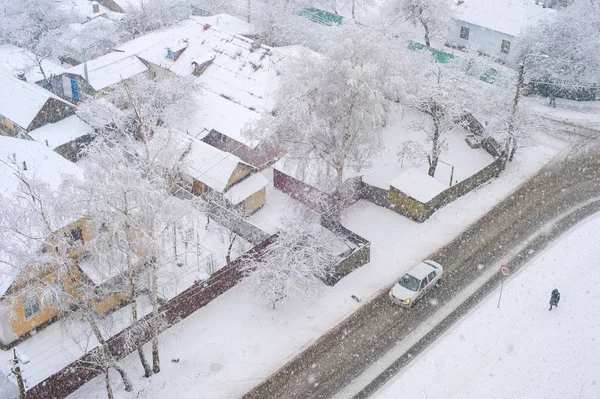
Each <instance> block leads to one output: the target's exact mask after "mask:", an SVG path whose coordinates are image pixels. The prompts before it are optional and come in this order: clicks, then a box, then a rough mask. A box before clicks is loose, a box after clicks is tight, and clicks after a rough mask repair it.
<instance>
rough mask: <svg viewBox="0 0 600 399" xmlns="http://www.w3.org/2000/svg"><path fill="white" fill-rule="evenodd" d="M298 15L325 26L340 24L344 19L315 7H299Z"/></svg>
mask: <svg viewBox="0 0 600 399" xmlns="http://www.w3.org/2000/svg"><path fill="white" fill-rule="evenodd" d="M298 15H300V16H303V17H306V18H308V19H310V20H311V21H313V22H317V23H319V24H323V25H327V26H332V25H334V24H335V25H341V24H342V20H343V19H344V17H342V16H341V15H337V14H333V13H330V12H328V11H325V10H321V9H319V8H315V7H306V8H301V9H300V10H299V11H298Z"/></svg>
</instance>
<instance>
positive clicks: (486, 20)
mask: <svg viewBox="0 0 600 399" xmlns="http://www.w3.org/2000/svg"><path fill="white" fill-rule="evenodd" d="M543 4H544V2H543V1H540V2H539V5H538V4H535V1H534V0H465V1H464V2H463V3H461V4H454V5H453V16H454V18H455V19H458V20H461V21H465V22H469V23H471V24H473V25H478V26H482V27H484V28H488V29H492V30H495V31H498V32H502V33H506V34H508V35H511V36H519V35H521V34H522V33H523V32H524V31H525V29H526V28H528V27H530V26H533V25H535V24H537V23H538V22H539V21H540V20H542V19H546V18H550V17H551V16H552V15H553V14H554V12H555V11H554V10H552V9H550V8H544V7H543Z"/></svg>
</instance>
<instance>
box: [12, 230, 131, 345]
mask: <svg viewBox="0 0 600 399" xmlns="http://www.w3.org/2000/svg"><path fill="white" fill-rule="evenodd" d="M93 231H94V226H93V223H92V222H91V221H90V220H89V219H79V220H76V221H75V222H73V223H71V224H69V225H67V226H65V227H63V228H62V229H60V230H58V231H57V232H56V233H55V234H54V236H53V240H51V242H52V244H49V245H48V246H47V247H46V248H45V249H44V250H45V251H56V250H58V247H53V245H60V244H58V243H65V242H66V243H67V244H68V245H69V246H70V245H72V246H73V249H71V250H70V252H69V253H68V257H69V258H71V259H72V260H73V264H72V265H71V266H68V270H65V268H64V267H63V268H62V269H61V270H60V273H59V271H58V268H57V267H56V266H53V265H48V267H47V268H44V269H39V268H38V269H37V270H35V274H34V275H33V276H32V273H31V270H27V271H25V272H24V273H22V275H21V276H16V278H14V280H13V281H12V282H10V284H6V285H5V286H6V287H7V288H6V289H5V290H3V291H4V292H2V293H0V325H1V327H0V344H3V345H8V344H10V343H11V342H13V341H15V340H17V339H20V338H22V337H23V336H24V335H25V334H27V333H29V332H31V331H32V330H34V329H36V328H39V327H42V326H44V325H46V324H49V323H51V322H53V321H54V320H55V319H56V318H57V317H58V316H59V315H60V313H61V309H60V307H59V306H55V302H54V298H53V297H54V295H53V294H52V292H53V289H48V288H47V287H42V285H44V286H52V285H57V287H56V291H57V292H67V293H68V294H69V295H71V296H73V297H75V298H77V296H78V295H79V294H80V290H79V288H80V287H81V284H82V283H86V284H87V285H88V286H89V285H92V286H95V287H97V288H98V289H97V290H96V292H97V293H96V295H95V298H94V299H92V300H91V305H92V307H93V308H94V310H96V311H97V312H98V313H106V312H109V311H111V310H113V309H115V308H116V307H118V306H119V305H121V304H122V303H123V302H125V301H127V299H128V295H127V294H126V293H125V292H118V293H114V292H113V291H112V290H107V292H109V293H108V294H107V295H102V292H103V290H102V286H103V285H105V284H107V283H109V282H110V280H111V279H114V278H119V277H120V276H119V273H118V272H117V270H116V269H115V270H114V272H113V273H108V274H105V275H100V274H98V273H94V272H91V270H92V269H88V268H86V267H85V266H84V265H85V259H86V258H85V256H86V254H85V243H86V242H88V241H89V240H90V239H91V238H92V237H93ZM65 238H66V240H64V239H65ZM25 276H27V277H25ZM31 278H34V279H35V281H33V282H32V281H29V280H30V279H31ZM5 282H6V280H5ZM41 283H43V284H41ZM90 283H91V284H90ZM36 286H37V287H39V290H38V289H36Z"/></svg>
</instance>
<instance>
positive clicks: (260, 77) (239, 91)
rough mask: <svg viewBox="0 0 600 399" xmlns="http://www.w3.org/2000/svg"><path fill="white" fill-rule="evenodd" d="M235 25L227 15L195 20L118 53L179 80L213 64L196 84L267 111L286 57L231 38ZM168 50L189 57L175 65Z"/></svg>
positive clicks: (139, 40)
mask: <svg viewBox="0 0 600 399" xmlns="http://www.w3.org/2000/svg"><path fill="white" fill-rule="evenodd" d="M235 20H236V19H235V18H234V17H231V16H225V15H218V16H214V17H208V18H207V17H191V18H189V19H186V20H184V21H182V22H180V23H179V24H177V25H175V26H172V27H168V28H165V29H162V30H159V31H155V32H151V33H149V34H147V35H144V36H141V37H139V38H136V39H134V40H132V41H129V42H127V43H124V44H122V45H120V46H119V47H117V50H119V51H124V52H126V53H130V54H136V55H138V56H139V57H140V58H141V59H143V60H146V61H149V62H151V63H152V64H155V65H158V66H160V67H162V68H164V69H167V70H169V71H171V72H173V73H175V74H177V75H180V76H191V75H192V72H193V71H194V65H193V64H192V63H197V64H199V65H201V64H203V63H205V62H207V61H211V60H212V63H211V64H210V66H208V68H207V69H206V70H205V71H204V72H203V73H202V74H201V75H200V76H199V77H198V78H197V81H198V82H199V83H200V84H201V86H202V87H204V88H206V89H207V90H209V91H212V92H214V93H217V94H221V95H225V96H227V97H228V98H230V99H231V100H232V101H233V102H236V103H240V104H242V105H244V106H245V107H247V108H254V109H265V108H268V104H267V102H268V97H269V95H268V94H269V89H272V88H273V87H275V84H274V81H277V80H278V79H277V78H276V72H275V70H274V68H273V65H274V64H276V63H277V62H278V61H279V60H280V59H281V58H282V55H281V54H279V53H277V52H273V51H272V49H271V48H270V47H267V46H260V47H257V46H255V47H254V48H253V45H254V44H255V41H254V40H252V39H248V38H246V37H243V36H240V35H237V34H235V33H232V32H231V30H230V29H229V28H228V26H230V25H231V24H233V21H235ZM223 21H227V23H225V22H223ZM210 22H216V23H215V24H214V25H213V24H210ZM239 23H243V21H239ZM206 24H209V25H210V27H209V26H208V25H206ZM168 49H170V50H171V51H172V52H173V53H175V54H176V53H177V52H178V51H180V50H183V49H184V51H183V52H182V53H181V54H180V55H179V56H178V58H176V59H175V60H171V59H169V58H168V56H167V55H168Z"/></svg>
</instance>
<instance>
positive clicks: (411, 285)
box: [398, 274, 421, 291]
mask: <svg viewBox="0 0 600 399" xmlns="http://www.w3.org/2000/svg"><path fill="white" fill-rule="evenodd" d="M420 283H421V281H420V280H419V279H417V278H415V277H413V276H411V275H410V274H405V275H404V276H403V277H402V278H401V279H400V280H399V281H398V284H400V285H401V286H403V287H404V288H408V289H409V290H411V291H418V290H419V284H420Z"/></svg>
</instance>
